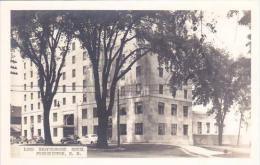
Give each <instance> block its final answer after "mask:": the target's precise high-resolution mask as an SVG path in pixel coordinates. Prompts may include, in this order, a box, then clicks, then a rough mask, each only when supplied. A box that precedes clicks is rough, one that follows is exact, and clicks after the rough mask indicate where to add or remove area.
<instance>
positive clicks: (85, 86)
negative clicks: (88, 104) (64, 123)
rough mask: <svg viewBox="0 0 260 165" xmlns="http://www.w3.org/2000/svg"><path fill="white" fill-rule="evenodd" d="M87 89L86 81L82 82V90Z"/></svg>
mask: <svg viewBox="0 0 260 165" xmlns="http://www.w3.org/2000/svg"><path fill="white" fill-rule="evenodd" d="M85 88H87V80H83V89H85Z"/></svg>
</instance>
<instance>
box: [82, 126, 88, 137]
mask: <svg viewBox="0 0 260 165" xmlns="http://www.w3.org/2000/svg"><path fill="white" fill-rule="evenodd" d="M87 134H88V126H82V136H85V135H87Z"/></svg>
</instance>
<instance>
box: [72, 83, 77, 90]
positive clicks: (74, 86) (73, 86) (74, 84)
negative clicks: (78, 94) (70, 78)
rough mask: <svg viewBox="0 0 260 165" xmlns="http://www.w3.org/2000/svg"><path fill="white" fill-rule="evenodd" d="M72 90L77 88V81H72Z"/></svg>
mask: <svg viewBox="0 0 260 165" xmlns="http://www.w3.org/2000/svg"><path fill="white" fill-rule="evenodd" d="M72 90H73V91H75V90H76V83H75V82H73V83H72Z"/></svg>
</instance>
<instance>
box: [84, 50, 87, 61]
mask: <svg viewBox="0 0 260 165" xmlns="http://www.w3.org/2000/svg"><path fill="white" fill-rule="evenodd" d="M86 59H87V52H86V51H84V52H83V60H86Z"/></svg>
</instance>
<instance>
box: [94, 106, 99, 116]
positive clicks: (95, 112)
mask: <svg viewBox="0 0 260 165" xmlns="http://www.w3.org/2000/svg"><path fill="white" fill-rule="evenodd" d="M93 117H98V113H97V108H96V107H94V108H93Z"/></svg>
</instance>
